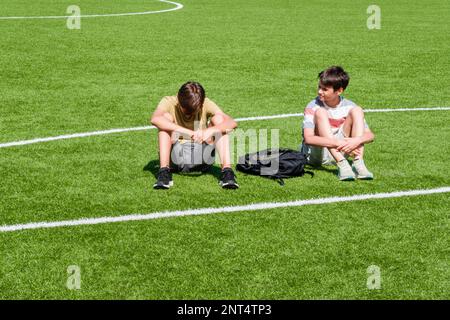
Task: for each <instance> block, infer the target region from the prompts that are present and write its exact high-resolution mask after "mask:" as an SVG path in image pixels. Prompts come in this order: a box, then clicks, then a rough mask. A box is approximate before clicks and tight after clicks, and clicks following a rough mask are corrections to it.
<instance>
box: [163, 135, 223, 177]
mask: <svg viewBox="0 0 450 320" xmlns="http://www.w3.org/2000/svg"><path fill="white" fill-rule="evenodd" d="M170 160H171V167H172V168H173V169H174V170H175V171H179V172H193V171H202V172H204V171H207V170H208V169H209V168H210V167H211V166H212V165H213V164H214V161H215V147H214V145H212V144H207V143H203V144H200V143H195V142H183V143H181V142H179V141H177V142H175V143H174V144H173V145H172V151H171V153H170Z"/></svg>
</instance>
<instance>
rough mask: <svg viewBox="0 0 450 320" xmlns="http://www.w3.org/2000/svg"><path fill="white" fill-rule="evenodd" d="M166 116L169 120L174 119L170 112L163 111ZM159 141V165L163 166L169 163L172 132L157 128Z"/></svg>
mask: <svg viewBox="0 0 450 320" xmlns="http://www.w3.org/2000/svg"><path fill="white" fill-rule="evenodd" d="M164 117H166V118H167V119H168V120H170V121H172V122H173V121H174V119H173V117H172V116H171V115H170V113H165V114H164ZM158 143H159V167H160V168H165V167H169V165H170V152H171V150H172V133H171V132H168V131H162V130H159V132H158Z"/></svg>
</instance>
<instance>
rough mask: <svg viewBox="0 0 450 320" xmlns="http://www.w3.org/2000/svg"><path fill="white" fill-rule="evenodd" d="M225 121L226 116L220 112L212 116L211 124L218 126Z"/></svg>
mask: <svg viewBox="0 0 450 320" xmlns="http://www.w3.org/2000/svg"><path fill="white" fill-rule="evenodd" d="M224 121H225V118H224V117H223V116H222V115H220V114H216V115H215V116H213V117H212V118H211V124H212V125H213V126H217V125H219V124H221V123H222V122H224Z"/></svg>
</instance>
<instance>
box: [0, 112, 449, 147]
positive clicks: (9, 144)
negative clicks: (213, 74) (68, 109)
mask: <svg viewBox="0 0 450 320" xmlns="http://www.w3.org/2000/svg"><path fill="white" fill-rule="evenodd" d="M442 110H450V107H436V108H397V109H366V110H364V112H410V111H442ZM302 116H303V113H287V114H277V115H271V116H259V117H247V118H238V119H235V120H236V121H237V122H243V121H258V120H270V119H282V118H292V117H302ZM151 129H155V127H154V126H143V127H133V128H118V129H109V130H101V131H92V132H84V133H73V134H65V135H61V136H55V137H47V138H36V139H31V140H20V141H12V142H5V143H0V149H1V148H10V147H16V146H24V145H28V144H34V143H42V142H49V141H57V140H66V139H75V138H84V137H92V136H101V135H105V134H111V133H122V132H130V131H144V130H151Z"/></svg>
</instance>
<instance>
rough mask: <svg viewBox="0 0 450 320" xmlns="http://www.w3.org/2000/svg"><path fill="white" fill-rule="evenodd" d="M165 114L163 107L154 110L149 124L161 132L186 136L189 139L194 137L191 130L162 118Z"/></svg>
mask: <svg viewBox="0 0 450 320" xmlns="http://www.w3.org/2000/svg"><path fill="white" fill-rule="evenodd" d="M165 113H166V110H165V109H164V107H163V106H159V107H158V108H156V110H155V112H154V113H153V115H152V117H151V119H150V122H151V124H152V125H154V126H155V127H157V128H158V129H159V130H162V131H168V132H179V133H181V134H185V135H188V136H189V137H192V136H193V135H194V132H193V131H192V130H189V129H187V128H184V127H182V126H179V125H177V124H176V123H175V122H172V121H170V120H169V119H168V118H166V117H165V116H164V114H165Z"/></svg>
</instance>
